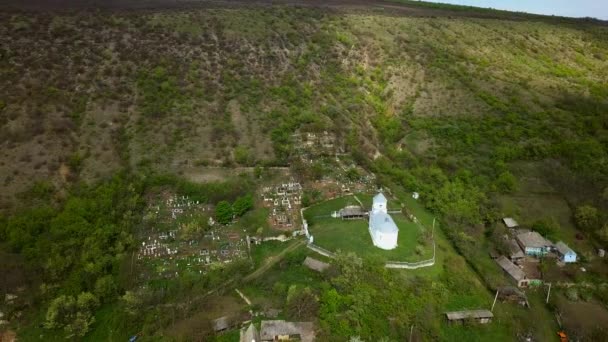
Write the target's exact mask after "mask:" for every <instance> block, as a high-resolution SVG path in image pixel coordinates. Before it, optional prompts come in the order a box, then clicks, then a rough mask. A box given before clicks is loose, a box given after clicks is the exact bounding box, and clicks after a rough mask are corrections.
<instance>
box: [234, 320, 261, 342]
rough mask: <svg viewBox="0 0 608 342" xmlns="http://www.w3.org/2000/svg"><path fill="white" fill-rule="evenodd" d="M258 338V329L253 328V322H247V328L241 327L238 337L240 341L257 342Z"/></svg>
mask: <svg viewBox="0 0 608 342" xmlns="http://www.w3.org/2000/svg"><path fill="white" fill-rule="evenodd" d="M259 340H260V333H259V332H258V329H256V328H255V325H253V323H251V324H249V327H247V329H245V328H243V329H241V334H240V339H239V341H240V342H257V341H259Z"/></svg>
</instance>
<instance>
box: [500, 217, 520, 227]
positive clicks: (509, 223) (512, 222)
mask: <svg viewBox="0 0 608 342" xmlns="http://www.w3.org/2000/svg"><path fill="white" fill-rule="evenodd" d="M502 222H503V223H504V224H505V226H507V228H517V227H519V223H517V221H515V220H514V219H513V218H511V217H505V218H503V219H502Z"/></svg>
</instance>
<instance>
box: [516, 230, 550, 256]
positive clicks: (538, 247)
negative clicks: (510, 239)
mask: <svg viewBox="0 0 608 342" xmlns="http://www.w3.org/2000/svg"><path fill="white" fill-rule="evenodd" d="M517 243H518V244H519V246H520V247H521V249H523V251H524V253H525V254H526V255H532V256H536V257H539V256H545V255H546V254H547V253H549V251H550V250H551V247H552V245H553V244H552V243H551V242H550V241H548V240H546V239H545V238H544V237H542V235H540V234H539V233H537V232H524V233H519V234H517Z"/></svg>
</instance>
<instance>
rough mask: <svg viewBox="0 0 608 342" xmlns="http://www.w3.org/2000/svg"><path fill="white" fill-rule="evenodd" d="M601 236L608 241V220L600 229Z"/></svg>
mask: <svg viewBox="0 0 608 342" xmlns="http://www.w3.org/2000/svg"><path fill="white" fill-rule="evenodd" d="M599 236H600V238H601V239H602V240H604V241H606V242H608V222H606V223H604V226H602V229H600V231H599Z"/></svg>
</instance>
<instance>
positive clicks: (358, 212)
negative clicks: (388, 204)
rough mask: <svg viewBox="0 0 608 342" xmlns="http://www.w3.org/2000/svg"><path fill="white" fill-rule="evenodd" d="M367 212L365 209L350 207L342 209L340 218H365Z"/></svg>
mask: <svg viewBox="0 0 608 342" xmlns="http://www.w3.org/2000/svg"><path fill="white" fill-rule="evenodd" d="M364 215H367V212H366V211H365V210H363V208H361V207H359V206H356V205H349V206H348V207H345V208H343V209H340V216H364Z"/></svg>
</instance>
